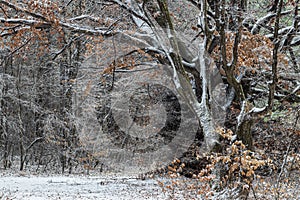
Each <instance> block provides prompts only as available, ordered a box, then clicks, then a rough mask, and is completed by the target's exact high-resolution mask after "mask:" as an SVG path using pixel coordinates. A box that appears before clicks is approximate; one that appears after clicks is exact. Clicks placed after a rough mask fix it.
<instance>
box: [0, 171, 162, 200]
mask: <svg viewBox="0 0 300 200" xmlns="http://www.w3.org/2000/svg"><path fill="white" fill-rule="evenodd" d="M0 198H1V199H22V200H23V199H24V200H26V199H30V200H32V199H33V200H36V199H167V196H165V194H164V193H163V192H162V190H161V188H160V187H159V185H158V183H157V181H156V180H139V179H136V178H133V177H109V176H107V177H105V176H79V175H77V176H74V175H72V176H59V175H55V176H48V177H46V176H32V175H30V176H29V175H28V176H27V175H25V176H23V175H22V176H20V175H4V176H2V177H1V178H0Z"/></svg>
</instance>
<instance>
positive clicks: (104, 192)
mask: <svg viewBox="0 0 300 200" xmlns="http://www.w3.org/2000/svg"><path fill="white" fill-rule="evenodd" d="M291 177H292V178H291ZM291 177H290V178H289V180H290V181H281V183H280V186H279V187H278V188H277V189H278V193H277V192H276V191H275V188H274V186H275V185H276V179H274V178H272V177H266V178H265V179H261V180H260V181H258V180H256V181H254V182H253V190H252V191H251V192H250V195H249V197H248V199H275V198H276V197H277V198H278V199H279V200H283V199H292V200H294V199H300V190H299V187H300V185H299V178H300V176H299V173H297V172H296V173H295V172H294V173H292V174H291ZM291 179H294V180H291ZM192 186H193V187H192ZM199 188H201V183H200V182H199V181H197V180H196V179H188V178H184V177H178V178H167V177H156V178H153V179H148V178H147V179H145V180H142V179H140V178H137V177H133V176H124V175H121V174H120V175H116V174H110V175H109V174H102V175H99V174H97V175H96V174H95V175H93V174H90V175H82V174H81V175H80V174H77V175H76V174H72V175H59V174H56V175H53V174H52V175H49V174H42V175H41V174H33V173H27V172H8V171H0V199H1V200H12V199H14V200H45V199H50V200H52V199H63V200H68V199H70V200H73V199H78V200H79V199H103V200H104V199H105V200H114V199H116V200H117V199H118V200H127V199H131V200H139V199H143V200H144V199H158V200H164V199H172V200H173V199H214V198H213V197H211V198H210V197H208V198H202V197H203V195H199V193H198V192H199ZM217 199H218V198H217Z"/></svg>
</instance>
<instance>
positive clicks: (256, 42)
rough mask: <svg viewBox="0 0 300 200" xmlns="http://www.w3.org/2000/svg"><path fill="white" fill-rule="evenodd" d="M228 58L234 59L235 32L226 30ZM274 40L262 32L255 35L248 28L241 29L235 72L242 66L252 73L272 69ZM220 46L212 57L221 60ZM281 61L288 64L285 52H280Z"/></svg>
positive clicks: (228, 59)
mask: <svg viewBox="0 0 300 200" xmlns="http://www.w3.org/2000/svg"><path fill="white" fill-rule="evenodd" d="M225 35H226V60H227V61H228V62H230V61H231V60H232V59H233V47H234V40H235V36H236V35H235V33H233V32H226V34H225ZM273 48H274V45H273V42H272V41H271V40H270V39H269V38H267V37H265V36H263V35H260V34H256V35H253V34H251V33H250V32H249V31H247V30H243V31H241V40H240V43H239V45H238V60H237V64H236V69H235V72H236V73H237V74H238V73H239V71H240V70H239V69H240V67H247V68H249V69H250V70H251V72H252V73H256V70H261V69H265V70H271V65H272V60H273V55H272V51H273ZM220 55H221V54H220V48H215V49H214V51H213V53H212V57H213V58H214V59H215V60H220V59H221V57H220ZM278 56H279V62H280V63H281V64H284V65H287V60H286V59H285V58H284V55H283V54H279V55H278Z"/></svg>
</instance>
